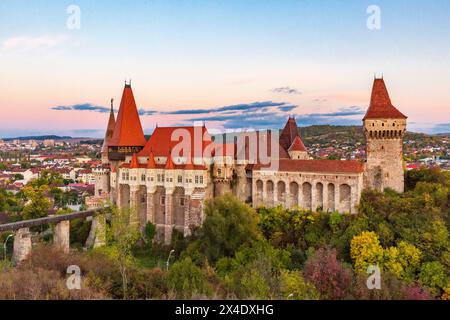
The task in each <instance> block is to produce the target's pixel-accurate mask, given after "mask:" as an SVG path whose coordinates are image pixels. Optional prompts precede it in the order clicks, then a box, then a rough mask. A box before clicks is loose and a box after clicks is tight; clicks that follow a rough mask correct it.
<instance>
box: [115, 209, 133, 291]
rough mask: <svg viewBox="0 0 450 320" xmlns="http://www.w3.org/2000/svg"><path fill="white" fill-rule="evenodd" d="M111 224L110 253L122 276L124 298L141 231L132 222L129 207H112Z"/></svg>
mask: <svg viewBox="0 0 450 320" xmlns="http://www.w3.org/2000/svg"><path fill="white" fill-rule="evenodd" d="M111 211H112V214H111V225H110V228H109V230H108V238H109V254H110V255H111V256H112V258H113V259H114V260H115V262H116V264H117V266H118V267H119V270H120V274H121V276H122V291H123V298H124V299H127V296H128V269H129V267H130V266H131V265H132V263H133V261H134V257H133V253H132V250H133V247H134V245H135V244H136V242H137V241H138V240H139V238H140V232H139V230H137V228H136V227H135V226H133V225H131V224H130V215H131V212H130V210H129V209H123V210H120V209H117V208H115V207H114V208H112V210H111Z"/></svg>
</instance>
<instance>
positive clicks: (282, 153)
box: [237, 131, 289, 162]
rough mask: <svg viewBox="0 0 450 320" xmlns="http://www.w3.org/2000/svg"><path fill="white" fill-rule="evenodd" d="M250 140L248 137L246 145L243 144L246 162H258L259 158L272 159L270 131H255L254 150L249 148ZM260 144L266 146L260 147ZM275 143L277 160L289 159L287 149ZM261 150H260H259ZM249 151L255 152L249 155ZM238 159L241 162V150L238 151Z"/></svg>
mask: <svg viewBox="0 0 450 320" xmlns="http://www.w3.org/2000/svg"><path fill="white" fill-rule="evenodd" d="M251 140H252V139H250V138H249V137H247V139H246V143H245V148H244V149H245V159H246V160H250V159H252V160H254V159H257V162H260V159H261V156H266V157H272V142H273V141H272V140H273V139H272V132H271V131H268V132H266V131H264V132H260V131H257V132H256V148H255V147H250V144H251V143H253V142H251ZM261 143H262V144H263V145H264V144H266V146H264V147H262V146H261ZM275 143H277V144H278V158H279V159H289V154H288V153H287V149H285V148H283V146H281V144H280V142H279V141H276V142H275ZM261 148H262V149H261ZM250 151H254V152H256V154H255V155H250ZM237 152H238V159H239V160H242V157H243V155H242V152H243V151H242V149H240V150H238V151H237ZM273 157H274V158H277V157H276V156H273Z"/></svg>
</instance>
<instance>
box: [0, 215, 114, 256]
mask: <svg viewBox="0 0 450 320" xmlns="http://www.w3.org/2000/svg"><path fill="white" fill-rule="evenodd" d="M89 217H92V225H91V230H90V233H89V237H88V239H87V241H86V246H87V247H99V246H102V245H104V244H105V241H106V228H105V224H106V217H105V213H104V211H102V210H88V211H81V212H75V213H69V214H65V215H55V216H50V217H44V218H39V219H33V220H24V221H18V222H13V223H6V224H0V233H1V232H5V231H12V232H14V251H13V257H12V261H13V263H15V264H17V263H19V262H21V261H22V260H24V259H25V258H26V257H27V256H28V255H29V254H30V252H31V248H32V245H31V233H30V228H31V227H36V226H41V225H45V224H49V223H52V224H56V226H55V229H54V233H53V244H54V245H55V246H57V247H58V248H60V249H61V250H63V251H64V252H69V250H70V221H71V220H74V219H80V218H89ZM5 254H6V252H5Z"/></svg>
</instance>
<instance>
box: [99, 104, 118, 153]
mask: <svg viewBox="0 0 450 320" xmlns="http://www.w3.org/2000/svg"><path fill="white" fill-rule="evenodd" d="M115 126H116V119H115V117H114V109H113V100H111V112H110V113H109V120H108V126H107V127H106V133H105V139H104V140H103V146H102V153H106V152H108V146H109V144H110V143H111V139H112V136H113V134H114V127H115Z"/></svg>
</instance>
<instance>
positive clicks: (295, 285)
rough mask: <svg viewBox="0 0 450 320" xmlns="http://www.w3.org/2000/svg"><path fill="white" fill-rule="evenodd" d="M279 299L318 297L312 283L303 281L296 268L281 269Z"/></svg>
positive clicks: (312, 298) (315, 298)
mask: <svg viewBox="0 0 450 320" xmlns="http://www.w3.org/2000/svg"><path fill="white" fill-rule="evenodd" d="M280 292H281V294H282V296H281V297H280V298H281V299H295V300H318V299H319V298H320V295H319V293H318V292H317V289H316V288H315V287H314V285H313V284H311V283H309V282H307V281H305V279H304V278H303V275H302V273H301V272H300V271H298V270H292V271H289V270H283V271H282V272H281V277H280Z"/></svg>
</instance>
